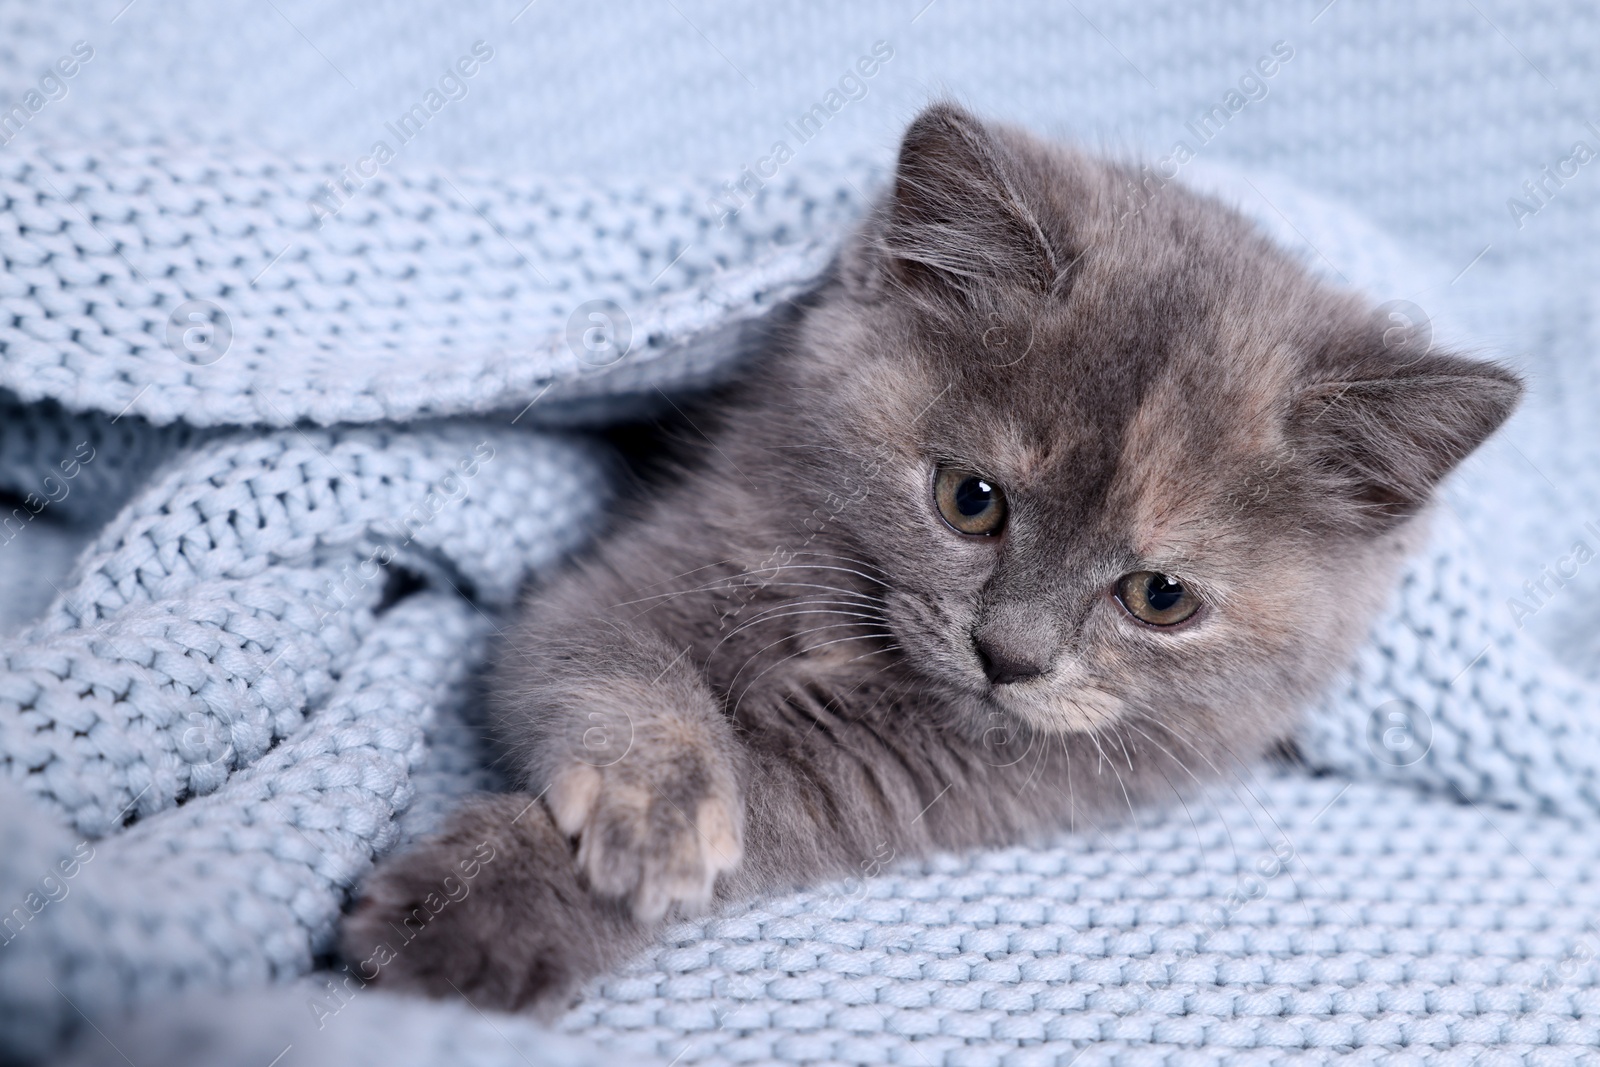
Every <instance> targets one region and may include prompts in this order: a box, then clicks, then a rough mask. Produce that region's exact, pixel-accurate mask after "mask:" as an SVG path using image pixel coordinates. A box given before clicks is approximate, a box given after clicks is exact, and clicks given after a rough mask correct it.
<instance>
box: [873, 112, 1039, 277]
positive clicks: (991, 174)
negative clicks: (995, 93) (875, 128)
mask: <svg viewBox="0 0 1600 1067" xmlns="http://www.w3.org/2000/svg"><path fill="white" fill-rule="evenodd" d="M878 225H879V227H880V228H879V230H878V233H877V241H876V242H875V243H876V246H877V247H876V249H875V251H876V252H877V256H876V257H875V258H876V260H877V262H876V264H875V265H876V267H877V268H878V269H879V270H880V271H881V272H882V273H883V274H884V275H886V276H887V278H888V280H890V281H891V282H892V283H894V284H896V285H898V286H900V287H902V288H905V289H908V290H911V291H913V292H917V293H919V294H923V295H955V296H959V297H966V296H970V295H971V294H972V293H973V292H974V291H975V290H977V289H980V288H984V287H988V286H993V285H996V284H1011V285H1018V284H1020V285H1023V286H1024V287H1026V288H1029V289H1037V290H1038V291H1040V292H1049V291H1050V289H1051V288H1052V287H1053V286H1054V285H1055V283H1056V281H1057V278H1058V276H1059V274H1060V269H1059V266H1058V257H1057V254H1056V251H1055V249H1054V248H1052V247H1051V243H1050V241H1049V239H1048V238H1047V237H1046V235H1045V232H1044V229H1043V228H1042V227H1041V226H1040V224H1039V220H1038V218H1037V217H1036V216H1035V215H1034V212H1033V210H1032V209H1031V208H1030V207H1029V206H1028V202H1027V196H1026V192H1025V190H1024V189H1023V175H1022V172H1021V168H1020V167H1018V166H1017V163H1016V161H1015V160H1014V159H1013V156H1012V151H1011V149H1010V148H1009V147H1008V146H1007V145H1006V144H1005V143H1004V142H1003V141H1002V140H1001V139H1000V138H998V137H996V135H995V134H994V133H993V132H992V131H991V130H989V129H988V128H987V127H986V126H985V125H984V124H983V123H982V122H980V121H979V120H978V119H976V118H975V117H973V116H972V115H971V114H969V113H968V112H967V111H965V110H963V109H961V108H959V107H957V106H956V105H954V104H949V103H938V104H934V105H932V106H930V107H928V108H927V109H926V110H924V111H923V112H922V114H920V115H918V116H917V118H916V120H915V121H914V122H912V123H911V127H910V128H909V129H908V130H906V135H905V139H904V141H902V142H901V146H900V159H899V163H898V164H897V165H896V168H895V177H894V188H893V190H892V192H891V194H890V197H889V200H888V203H887V205H886V207H885V208H884V212H883V215H882V217H881V218H880V219H879V220H878Z"/></svg>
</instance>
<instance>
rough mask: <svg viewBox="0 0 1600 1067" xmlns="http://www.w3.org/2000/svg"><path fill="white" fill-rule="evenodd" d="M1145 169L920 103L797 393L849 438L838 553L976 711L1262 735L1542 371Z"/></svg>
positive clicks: (1277, 727)
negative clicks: (1432, 502)
mask: <svg viewBox="0 0 1600 1067" xmlns="http://www.w3.org/2000/svg"><path fill="white" fill-rule="evenodd" d="M1138 177H1139V176H1138V175H1137V174H1136V173H1135V172H1134V171H1132V170H1130V169H1127V168H1124V167H1120V166H1115V165H1111V164H1107V163H1104V162H1101V161H1098V160H1095V159H1091V158H1088V157H1086V156H1084V155H1081V154H1079V153H1077V152H1074V151H1071V150H1069V149H1066V148H1062V147H1059V146H1054V145H1048V144H1044V143H1041V142H1039V141H1036V140H1033V139H1031V138H1029V137H1027V136H1026V135H1024V134H1021V133H1018V132H1015V131H1011V130H1007V129H997V128H990V127H986V126H985V125H983V124H982V123H980V122H978V121H977V120H976V119H974V118H973V117H971V116H970V115H968V114H966V113H965V112H963V111H962V110H960V109H959V108H956V107H953V106H950V105H945V104H940V105H935V106H933V107H931V108H929V109H928V110H927V111H925V112H924V113H923V114H922V115H921V116H920V117H919V118H918V119H917V120H916V121H915V122H914V123H913V124H912V126H911V128H910V130H909V131H908V133H907V134H906V138H905V142H904V145H903V147H902V150H901V155H900V160H899V164H898V170H897V173H896V177H895V180H894V184H893V188H892V190H891V192H890V194H889V196H888V197H887V199H886V201H885V203H884V204H883V205H882V206H881V207H880V209H879V210H878V211H877V212H876V213H875V215H874V217H873V218H872V219H871V220H870V221H869V223H868V224H867V225H866V226H865V228H864V229H863V231H862V233H861V234H860V235H859V237H858V238H857V239H856V240H855V242H854V243H853V244H852V246H851V247H850V248H849V249H848V250H847V252H846V253H845V255H844V256H843V258H842V259H841V262H840V266H839V269H838V277H837V280H836V282H835V283H834V284H833V285H832V286H831V287H830V288H829V289H828V290H827V291H826V292H825V293H824V294H823V295H822V296H821V298H820V299H819V302H818V304H817V306H816V307H815V308H814V310H813V312H812V313H811V314H810V315H808V316H807V317H806V320H805V322H804V324H803V326H802V345H803V346H804V351H805V352H806V358H804V359H801V360H798V361H794V365H795V367H796V370H795V371H794V373H796V374H798V375H799V376H800V377H799V379H798V380H797V381H796V382H794V383H793V384H794V385H796V386H797V387H799V388H803V389H806V390H808V391H810V392H812V393H814V394H815V395H817V397H818V403H816V404H806V405H795V407H796V409H801V410H805V411H808V412H813V413H814V414H812V415H810V416H809V417H810V418H811V419H812V420H813V421H812V423H811V424H810V425H808V426H806V427H805V428H804V429H803V430H802V433H804V434H805V435H807V436H808V437H809V438H810V439H813V440H816V439H822V440H826V441H827V442H828V446H829V447H825V448H822V449H819V450H817V451H816V452H815V454H814V457H813V458H812V459H811V460H810V461H809V462H810V463H811V464H813V465H811V466H806V467H804V468H803V469H802V470H801V475H802V480H803V481H806V482H807V483H809V484H810V485H812V486H814V487H815V486H820V487H822V488H827V489H831V490H834V491H836V492H838V493H839V494H840V495H841V496H842V495H845V490H846V489H851V493H852V495H853V496H854V497H855V498H856V499H858V500H859V503H858V504H857V505H855V506H853V507H852V510H851V511H850V512H849V515H848V521H847V522H840V523H837V524H835V526H834V528H833V530H832V531H830V536H836V537H839V538H841V539H842V540H841V541H840V542H838V543H836V544H835V545H834V547H835V548H836V549H837V550H838V551H839V552H840V553H841V554H844V553H850V554H853V555H854V556H855V557H857V558H860V559H863V560H864V561H866V562H869V563H870V564H871V565H873V566H874V567H876V568H879V569H880V570H879V573H884V574H886V575H888V579H889V580H888V590H887V593H886V594H885V595H886V597H887V600H888V608H887V610H886V612H885V614H886V620H887V622H888V625H889V628H890V629H891V630H892V631H893V632H894V635H895V638H896V640H897V641H898V642H899V643H900V645H901V646H902V647H903V648H904V650H905V653H906V659H907V661H908V662H909V663H910V664H911V665H912V666H913V668H914V669H916V670H917V671H919V672H921V673H922V674H924V675H925V676H926V678H927V679H928V680H929V681H930V682H932V683H934V684H937V685H939V686H943V687H946V689H947V691H949V692H950V693H951V694H952V695H954V696H956V697H957V699H955V700H954V701H953V703H955V704H957V705H958V706H963V707H970V708H971V709H973V711H974V713H975V714H978V715H992V714H993V713H994V712H996V711H999V712H1003V713H1006V714H1009V715H1013V716H1015V717H1017V718H1018V719H1019V720H1021V721H1022V722H1025V723H1027V724H1030V725H1031V726H1033V727H1035V728H1039V729H1045V730H1050V731H1082V730H1092V729H1095V728H1097V727H1100V726H1103V725H1106V724H1108V723H1112V722H1133V723H1137V722H1138V721H1140V720H1142V719H1156V720H1159V721H1162V722H1165V723H1168V724H1170V725H1173V726H1174V727H1175V728H1177V729H1179V730H1182V729H1183V728H1184V727H1185V725H1187V727H1188V728H1190V729H1191V731H1198V732H1200V733H1201V734H1202V735H1204V736H1206V737H1210V738H1215V739H1217V740H1220V741H1221V742H1223V743H1224V744H1226V745H1228V746H1229V747H1230V748H1231V749H1233V750H1234V751H1240V750H1248V749H1260V748H1261V747H1264V745H1265V744H1267V743H1268V742H1270V741H1272V740H1274V739H1276V738H1278V737H1281V736H1283V735H1284V734H1285V733H1286V731H1287V729H1288V728H1289V725H1290V724H1291V722H1292V713H1293V711H1294V709H1295V708H1296V706H1297V705H1298V704H1300V703H1301V702H1303V701H1304V700H1305V699H1306V698H1307V697H1308V696H1309V695H1310V694H1311V693H1313V692H1314V691H1315V690H1316V689H1317V688H1319V687H1320V686H1321V685H1323V684H1325V683H1326V681H1327V680H1328V678H1329V676H1330V674H1331V673H1332V672H1333V671H1334V670H1336V669H1337V668H1338V666H1339V665H1340V664H1341V663H1342V662H1343V661H1344V660H1345V659H1347V658H1348V656H1349V655H1350V653H1351V652H1352V650H1353V648H1354V646H1355V644H1356V643H1357V642H1358V641H1359V640H1360V638H1361V636H1362V634H1363V633H1364V631H1365V629H1366V627H1367V625H1368V624H1369V622H1370V620H1371V618H1372V616H1373V614H1374V612H1375V611H1376V610H1377V609H1378V608H1379V607H1380V606H1381V604H1382V601H1383V599H1384V597H1385V596H1386V594H1387V592H1388V588H1389V586H1390V584H1391V583H1392V580H1393V576H1394V572H1395V569H1396V564H1397V562H1398V561H1399V559H1400V557H1401V556H1402V555H1403V554H1404V552H1405V551H1407V550H1408V548H1410V547H1411V546H1412V545H1413V544H1414V542H1415V541H1416V539H1417V536H1418V532H1419V524H1418V523H1417V522H1415V521H1413V520H1414V519H1415V517H1416V516H1418V514H1419V513H1420V512H1422V511H1423V510H1424V508H1425V506H1426V504H1427V502H1428V498H1429V496H1430V494H1431V493H1432V491H1433V489H1434V487H1435V486H1436V485H1437V483H1438V482H1439V481H1440V479H1441V478H1443V477H1444V476H1445V475H1446V474H1447V473H1449V472H1450V470H1451V469H1452V468H1454V467H1455V466H1456V465H1457V464H1458V463H1459V462H1460V461H1461V460H1462V459H1463V458H1464V457H1465V456H1466V455H1467V454H1468V453H1469V452H1471V451H1472V450H1473V449H1474V448H1476V447H1477V446H1478V445H1479V444H1480V443H1481V442H1482V441H1483V440H1484V438H1485V437H1487V436H1488V435H1489V434H1490V433H1491V432H1493V431H1494V430H1495V428H1496V427H1498V426H1499V425H1500V424H1501V423H1502V422H1503V421H1504V420H1505V419H1506V417H1507V416H1508V415H1509V414H1510V412H1511V410H1512V409H1513V407H1514V406H1515V404H1516V402H1517V400H1518V397H1519V395H1520V393H1521V386H1520V384H1519V382H1518V380H1517V378H1516V377H1515V376H1514V375H1513V374H1511V373H1510V372H1509V371H1507V370H1505V369H1503V368H1501V367H1499V366H1496V365H1494V364H1490V363H1484V362H1478V361H1474V360H1469V359H1466V358H1463V357H1461V356H1458V355H1454V354H1449V353H1445V352H1440V351H1422V350H1421V348H1422V345H1421V344H1420V343H1418V341H1419V339H1418V338H1417V337H1416V336H1414V335H1411V334H1407V333H1405V332H1404V331H1399V333H1398V334H1397V332H1396V327H1395V323H1393V322H1391V321H1387V319H1386V318H1384V317H1382V316H1379V315H1378V314H1377V313H1376V311H1375V309H1373V308H1372V307H1370V306H1369V305H1368V304H1366V303H1365V302H1363V301H1362V300H1361V299H1359V298H1357V297H1356V296H1354V295H1352V294H1350V293H1348V292H1345V291H1343V290H1340V289H1338V288H1336V287H1334V286H1331V285H1329V284H1327V283H1324V282H1322V281H1320V280H1318V279H1316V278H1314V277H1313V276H1312V275H1310V274H1309V273H1308V272H1307V271H1306V270H1305V269H1303V267H1302V266H1301V265H1300V264H1299V263H1298V262H1297V261H1296V260H1295V259H1294V258H1293V257H1292V256H1290V255H1287V254H1285V253H1284V252H1282V251H1280V250H1279V249H1277V248H1276V247H1275V246H1273V245H1272V244H1271V243H1269V242H1268V241H1267V240H1266V239H1265V238H1264V237H1263V236H1262V235H1261V234H1260V233H1259V232H1258V231H1257V230H1256V229H1255V228H1254V227H1253V226H1252V225H1251V224H1250V223H1249V222H1247V221H1246V220H1245V219H1243V218H1242V217H1241V216H1240V215H1238V214H1237V213H1235V212H1234V211H1233V210H1231V209H1229V208H1227V207H1225V206H1224V205H1222V204H1220V203H1218V202H1216V201H1214V200H1211V199H1208V198H1205V197H1202V196H1199V195H1196V194H1194V193H1191V192H1189V191H1187V190H1185V189H1183V188H1181V187H1179V186H1177V185H1175V184H1169V185H1167V186H1165V187H1164V188H1161V189H1159V190H1158V191H1153V195H1152V196H1150V199H1149V202H1148V203H1147V204H1145V205H1144V206H1143V208H1142V209H1140V210H1136V211H1131V212H1130V211H1129V208H1130V198H1129V195H1128V191H1129V183H1130V182H1133V181H1136V180H1137V179H1138ZM1145 188H1146V191H1147V193H1149V192H1151V191H1152V190H1151V188H1150V186H1148V185H1147V186H1146V187H1145ZM851 487H859V489H858V490H857V489H853V488H851Z"/></svg>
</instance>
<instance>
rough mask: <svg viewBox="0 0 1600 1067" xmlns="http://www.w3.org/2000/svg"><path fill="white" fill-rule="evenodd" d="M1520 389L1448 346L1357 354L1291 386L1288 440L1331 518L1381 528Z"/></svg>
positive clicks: (1481, 436)
mask: <svg viewBox="0 0 1600 1067" xmlns="http://www.w3.org/2000/svg"><path fill="white" fill-rule="evenodd" d="M1371 351H1373V352H1379V351H1381V349H1380V346H1379V345H1378V344H1377V343H1373V344H1372V346H1371ZM1522 391H1523V386H1522V381H1521V379H1519V378H1518V377H1517V376H1516V375H1515V374H1514V373H1512V372H1511V371H1510V370H1507V369H1506V368H1505V367H1502V366H1500V365H1499V364H1496V363H1488V362H1483V361H1480V360H1475V359H1468V358H1466V357H1463V356H1458V355H1454V354H1450V353H1443V352H1434V353H1428V354H1427V355H1425V356H1423V357H1422V358H1421V359H1417V360H1407V361H1397V360H1393V359H1389V358H1387V357H1386V356H1372V357H1369V358H1366V359H1356V360H1353V361H1351V363H1349V364H1348V365H1347V366H1346V369H1345V370H1344V371H1343V372H1342V373H1340V374H1338V375H1337V376H1335V377H1334V378H1333V379H1331V380H1326V381H1321V382H1318V383H1317V384H1315V385H1313V386H1311V387H1309V388H1307V389H1305V390H1303V391H1302V392H1301V393H1300V394H1299V396H1298V397H1297V399H1296V401H1295V405H1294V408H1295V410H1294V415H1293V426H1294V434H1295V436H1296V437H1297V438H1298V442H1297V446H1296V447H1297V450H1298V451H1299V452H1300V453H1301V455H1302V456H1304V457H1305V458H1306V459H1307V460H1309V461H1310V462H1309V469H1310V471H1311V473H1312V476H1313V478H1314V479H1315V481H1316V483H1318V494H1317V495H1318V496H1319V498H1320V499H1321V500H1322V501H1324V502H1325V504H1326V506H1327V507H1328V508H1330V509H1331V513H1332V514H1333V515H1335V516H1337V517H1338V521H1342V522H1348V523H1353V524H1354V525H1356V526H1358V527H1365V528H1378V529H1382V528H1385V527H1387V526H1389V525H1391V524H1393V523H1394V522H1397V521H1399V520H1400V519H1403V518H1404V517H1406V516H1408V515H1411V514H1413V513H1415V512H1416V511H1417V510H1419V509H1420V508H1421V507H1422V506H1423V505H1424V504H1426V503H1427V501H1428V498H1429V497H1430V496H1431V495H1432V493H1433V490H1434V488H1435V487H1436V486H1437V485H1438V484H1439V482H1440V481H1441V480H1443V479H1444V477H1445V476H1446V475H1447V474H1449V473H1450V472H1451V471H1452V470H1454V469H1455V468H1456V466H1457V465H1458V464H1460V462H1461V461H1462V460H1464V459H1466V457H1467V456H1468V455H1470V454H1471V453H1472V451H1473V450H1474V449H1476V448H1477V447H1478V446H1479V445H1481V444H1482V443H1483V442H1484V441H1485V440H1486V439H1487V438H1488V437H1489V435H1490V434H1492V433H1494V431H1495V430H1497V429H1499V428H1500V426H1501V424H1502V423H1504V422H1505V421H1506V419H1507V418H1509V417H1510V415H1511V413H1512V411H1514V410H1515V409H1516V406H1517V402H1518V401H1519V400H1520V399H1521V397H1522Z"/></svg>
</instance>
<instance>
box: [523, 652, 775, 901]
mask: <svg viewBox="0 0 1600 1067" xmlns="http://www.w3.org/2000/svg"><path fill="white" fill-rule="evenodd" d="M512 640H513V643H514V645H516V644H517V643H518V642H519V641H520V642H521V645H520V647H514V648H513V649H511V650H509V651H508V652H507V653H506V655H509V656H517V655H521V654H524V653H526V654H528V655H529V656H530V660H529V661H528V662H527V663H525V664H523V665H522V666H521V667H518V668H517V669H516V670H515V671H514V673H515V676H516V677H517V679H518V682H519V683H520V685H519V686H518V687H517V688H516V689H515V690H513V691H511V692H502V694H501V695H500V697H499V699H498V705H499V706H498V708H497V714H496V718H497V733H498V734H499V736H500V737H501V739H502V740H503V741H504V742H506V743H507V744H506V747H507V748H508V749H509V750H510V752H511V755H512V758H513V760H514V765H515V766H516V768H517V770H518V771H520V772H521V775H522V778H523V783H524V785H525V787H526V788H529V789H531V790H533V791H535V792H540V793H542V794H543V795H544V797H545V801H546V803H548V805H549V807H550V810H551V812H552V813H553V815H554V818H555V822H556V825H557V826H558V827H560V828H561V830H562V831H564V832H565V833H566V834H568V835H569V836H571V837H572V838H574V839H576V841H577V863H578V866H579V868H580V869H581V870H582V871H583V873H584V875H585V877H586V878H587V879H588V882H589V885H590V886H591V887H593V889H594V891H595V892H596V893H598V894H600V895H602V896H604V897H608V898H615V899H621V900H625V901H627V902H628V904H629V906H630V907H631V909H632V911H633V914H634V916H635V917H636V918H638V919H639V920H640V921H642V922H647V923H648V922H654V921H656V920H659V919H661V918H663V917H664V916H666V915H667V913H668V912H669V911H673V910H677V911H681V912H684V913H688V914H693V913H695V912H698V911H702V910H704V909H705V908H706V907H707V906H708V905H709V904H710V903H711V898H712V889H713V885H714V883H715V881H716V878H717V876H718V875H719V874H721V873H723V872H724V871H729V870H732V869H733V868H734V867H736V866H737V865H738V864H739V861H740V859H741V858H742V855H743V844H742V842H743V836H744V805H743V802H742V797H741V793H740V789H739V781H740V779H741V777H742V774H741V771H742V768H741V760H742V750H741V746H740V745H739V743H738V741H737V739H736V738H735V737H734V735H733V729H732V727H731V725H730V724H729V722H728V721H727V719H726V718H725V716H724V715H723V713H722V711H721V708H720V704H719V703H718V702H717V700H716V699H715V698H714V697H713V696H712V693H711V691H710V689H709V688H708V687H707V685H706V683H705V681H704V679H703V678H702V677H701V676H700V674H699V672H698V670H697V669H695V668H694V667H692V666H691V665H690V663H689V659H690V656H689V653H688V652H687V651H686V650H684V649H677V648H673V647H672V646H671V645H670V644H668V643H667V641H666V640H665V638H663V637H661V636H660V635H658V634H656V633H654V632H652V631H649V630H643V629H638V628H634V627H628V626H622V625H619V626H614V627H613V626H597V625H594V624H593V623H592V622H589V623H578V624H574V625H572V626H554V627H553V626H549V625H536V626H530V627H527V628H525V629H524V630H523V631H522V632H521V633H520V634H519V635H516V636H514V637H513V639H512ZM524 667H525V668H526V669H523V668H524Z"/></svg>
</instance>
